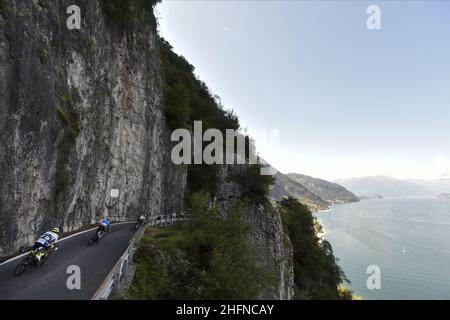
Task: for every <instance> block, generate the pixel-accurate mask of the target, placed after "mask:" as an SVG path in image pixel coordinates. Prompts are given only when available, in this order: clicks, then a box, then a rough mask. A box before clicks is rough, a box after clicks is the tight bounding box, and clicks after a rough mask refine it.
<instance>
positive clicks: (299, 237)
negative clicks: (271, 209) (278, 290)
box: [277, 198, 348, 299]
mask: <svg viewBox="0 0 450 320" xmlns="http://www.w3.org/2000/svg"><path fill="white" fill-rule="evenodd" d="M277 208H278V210H279V212H280V214H281V217H282V221H283V225H284V228H285V230H286V231H287V233H288V236H289V238H290V240H291V243H292V247H293V250H294V284H295V297H296V298H297V299H346V298H348V292H345V293H344V294H342V295H341V293H340V292H339V287H340V284H341V283H343V282H345V281H346V282H348V279H347V278H346V277H345V274H344V272H343V270H342V269H341V268H340V267H339V265H338V264H337V261H336V259H335V257H334V255H333V250H332V248H331V244H330V243H329V242H328V241H326V240H320V239H319V238H318V237H317V235H316V228H315V223H316V222H315V219H314V217H313V215H312V213H311V211H310V210H309V209H308V208H307V207H306V206H304V205H303V204H301V203H300V202H298V201H297V200H296V199H293V198H286V199H283V200H281V201H280V202H278V206H277Z"/></svg>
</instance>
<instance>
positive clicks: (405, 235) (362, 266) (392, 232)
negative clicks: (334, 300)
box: [317, 199, 450, 299]
mask: <svg viewBox="0 0 450 320" xmlns="http://www.w3.org/2000/svg"><path fill="white" fill-rule="evenodd" d="M317 218H318V219H319V221H320V222H321V224H322V226H323V227H324V228H325V235H324V237H325V238H326V239H327V240H328V241H329V242H330V243H331V244H332V246H333V250H334V253H335V256H336V257H338V258H339V259H340V261H339V264H340V266H341V267H342V268H343V269H344V271H345V273H346V275H347V277H348V278H349V279H350V280H351V282H352V283H351V286H350V288H351V289H352V290H353V291H354V293H356V294H357V295H361V296H362V297H363V298H364V299H450V200H443V199H384V200H364V201H361V202H358V203H351V204H343V205H333V206H332V208H331V210H330V211H329V212H324V213H318V214H317ZM370 265H376V266H379V267H380V270H381V289H373V290H369V289H368V288H367V285H366V281H367V278H368V277H369V276H370V274H367V273H366V272H367V267H368V266H370Z"/></svg>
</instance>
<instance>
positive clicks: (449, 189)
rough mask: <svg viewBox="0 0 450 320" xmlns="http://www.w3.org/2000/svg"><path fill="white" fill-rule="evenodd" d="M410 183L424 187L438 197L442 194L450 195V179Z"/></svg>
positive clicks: (412, 181)
mask: <svg viewBox="0 0 450 320" xmlns="http://www.w3.org/2000/svg"><path fill="white" fill-rule="evenodd" d="M407 181H408V182H411V183H415V184H418V185H421V186H424V187H426V188H428V189H430V190H432V191H433V192H434V193H435V194H436V195H439V194H441V193H450V179H435V180H419V179H416V180H407Z"/></svg>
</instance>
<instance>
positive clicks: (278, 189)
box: [270, 172, 328, 211]
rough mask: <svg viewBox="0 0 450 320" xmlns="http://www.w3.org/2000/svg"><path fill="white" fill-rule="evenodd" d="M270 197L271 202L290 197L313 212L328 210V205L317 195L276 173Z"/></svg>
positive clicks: (285, 176)
mask: <svg viewBox="0 0 450 320" xmlns="http://www.w3.org/2000/svg"><path fill="white" fill-rule="evenodd" d="M270 196H271V198H272V199H273V200H276V201H278V200H281V199H283V197H292V198H295V199H298V200H299V201H300V202H302V203H303V204H306V205H307V206H308V207H310V208H311V209H312V210H313V211H317V210H324V209H327V208H328V203H327V202H326V201H325V200H323V199H321V198H320V197H319V196H318V195H316V194H314V193H312V192H311V191H309V190H308V189H307V188H306V187H304V186H303V185H302V184H300V183H298V182H296V181H294V180H292V179H291V178H289V177H288V176H287V175H285V174H282V173H280V172H278V173H277V174H275V184H274V185H273V186H272V189H271V193H270Z"/></svg>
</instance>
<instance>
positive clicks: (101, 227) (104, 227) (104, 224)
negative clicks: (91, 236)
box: [97, 217, 111, 232]
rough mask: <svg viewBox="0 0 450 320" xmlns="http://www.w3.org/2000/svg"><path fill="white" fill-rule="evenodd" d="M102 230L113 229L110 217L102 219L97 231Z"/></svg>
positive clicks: (108, 230)
mask: <svg viewBox="0 0 450 320" xmlns="http://www.w3.org/2000/svg"><path fill="white" fill-rule="evenodd" d="M100 230H102V231H105V232H110V231H111V222H110V221H109V218H108V217H106V218H104V219H103V220H102V222H101V223H100V225H99V226H98V229H97V232H98V231H100Z"/></svg>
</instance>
